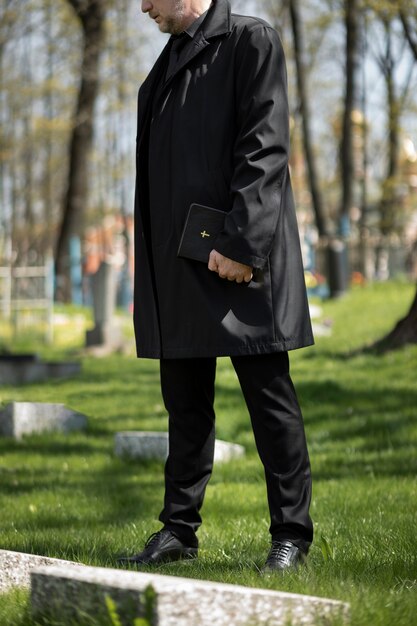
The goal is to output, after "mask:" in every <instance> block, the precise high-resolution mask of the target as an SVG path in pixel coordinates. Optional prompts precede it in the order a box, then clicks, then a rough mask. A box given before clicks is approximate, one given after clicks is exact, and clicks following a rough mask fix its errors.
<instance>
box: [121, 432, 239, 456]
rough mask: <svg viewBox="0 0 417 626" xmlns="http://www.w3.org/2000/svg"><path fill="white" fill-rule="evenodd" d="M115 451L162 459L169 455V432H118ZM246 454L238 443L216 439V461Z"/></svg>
mask: <svg viewBox="0 0 417 626" xmlns="http://www.w3.org/2000/svg"><path fill="white" fill-rule="evenodd" d="M114 453H115V455H116V456H118V457H121V458H123V457H124V458H129V459H138V460H139V459H143V460H151V459H156V460H161V461H164V460H165V459H166V457H167V455H168V434H167V433H161V432H150V431H125V432H120V433H116V436H115V441H114ZM244 455H245V448H244V447H243V446H240V445H238V444H236V443H229V442H227V441H222V440H221V439H216V441H215V444H214V462H215V463H224V462H226V461H231V460H232V459H238V458H241V457H243V456H244Z"/></svg>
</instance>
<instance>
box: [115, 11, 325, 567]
mask: <svg viewBox="0 0 417 626" xmlns="http://www.w3.org/2000/svg"><path fill="white" fill-rule="evenodd" d="M142 11H143V12H145V13H148V15H149V17H150V18H151V19H153V20H155V22H156V23H157V24H158V26H159V29H160V31H162V32H165V33H171V35H172V36H171V38H170V40H169V41H168V43H167V45H166V46H165V48H164V50H163V51H162V53H161V55H160V57H159V58H158V60H157V61H156V63H155V65H154V67H153V68H152V70H151V72H150V74H149V76H148V78H147V79H146V80H145V82H144V84H143V85H142V87H141V89H140V91H139V98H138V137H137V187H136V201H135V212H136V213H135V215H136V226H135V228H136V230H135V237H136V260H135V312H134V323H135V333H136V342H137V352H138V356H141V357H145V358H157V359H160V374H161V389H162V395H163V398H164V402H165V406H166V409H167V411H168V414H169V456H168V459H167V463H166V466H165V502H164V508H163V510H162V512H161V514H160V518H159V519H160V520H161V521H162V523H163V528H162V529H161V530H160V531H158V532H157V533H155V534H154V535H152V536H151V538H150V540H148V542H147V544H146V546H145V548H144V550H143V551H142V552H140V553H139V554H137V555H135V556H133V557H126V558H124V559H122V562H123V563H130V564H135V565H137V566H139V567H141V566H143V565H155V564H159V563H162V562H166V561H172V560H177V559H182V558H192V557H195V556H197V551H198V541H197V537H196V531H197V529H198V528H199V526H200V524H201V517H200V514H199V511H200V508H201V506H202V503H203V497H204V492H205V488H206V485H207V482H208V480H209V478H210V475H211V470H212V465H213V451H214V437H215V435H214V410H213V401H214V379H215V368H216V357H217V356H225V355H227V356H230V357H231V360H232V363H233V366H234V368H235V370H236V373H237V376H238V378H239V382H240V385H241V388H242V392H243V395H244V398H245V400H246V404H247V407H248V410H249V413H250V417H251V421H252V426H253V430H254V435H255V440H256V445H257V448H258V451H259V455H260V458H261V460H262V463H263V465H264V468H265V477H266V486H267V493H268V503H269V509H270V514H271V526H270V532H271V536H272V545H271V549H270V552H269V555H268V558H267V561H266V564H265V568H264V569H266V570H268V571H271V570H272V571H282V570H286V569H288V568H293V567H296V566H297V565H298V564H300V563H301V562H303V561H304V559H305V556H306V554H307V552H308V548H309V546H310V543H311V541H312V536H313V529H312V523H311V519H310V517H309V504H310V498H311V477H310V465H309V459H308V453H307V447H306V442H305V435H304V427H303V422H302V416H301V412H300V409H299V405H298V402H297V398H296V395H295V391H294V388H293V385H292V382H291V378H290V375H289V362H288V350H292V349H295V348H300V347H303V346H307V345H311V344H312V343H313V337H312V332H311V324H310V318H309V312H308V304H307V299H306V291H305V284H304V274H303V267H302V260H301V254H300V244H299V237H298V230H297V222H296V217H295V211H294V205H293V198H292V191H291V184H290V177H289V171H288V149H289V131H288V104H287V86H286V69H285V60H284V53H283V50H282V46H281V43H280V39H279V37H278V35H277V33H276V31H275V30H274V29H273V28H272V27H271V26H269V25H268V24H267V23H265V22H264V21H262V20H260V19H257V18H253V17H243V16H238V15H234V14H231V9H230V5H229V2H228V0H214V1H213V2H212V3H210V0H142ZM192 203H199V204H202V205H204V206H208V207H211V208H216V209H220V210H223V211H227V216H226V219H225V223H224V228H223V230H222V231H221V232H220V234H219V235H218V236H217V237H216V238H215V239H214V240H213V243H212V251H211V254H210V258H209V262H208V265H207V264H204V263H201V262H199V261H192V260H189V259H185V258H180V257H178V256H177V251H178V244H179V242H180V239H181V234H182V231H183V228H184V223H185V220H186V217H187V213H188V209H189V207H190V205H191V204H192ZM201 234H202V236H203V233H201Z"/></svg>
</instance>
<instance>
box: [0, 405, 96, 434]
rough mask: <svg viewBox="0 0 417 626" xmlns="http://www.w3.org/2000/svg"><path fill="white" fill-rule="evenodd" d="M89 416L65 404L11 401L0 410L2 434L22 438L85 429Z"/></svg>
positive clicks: (0, 431) (0, 429) (0, 430)
mask: <svg viewBox="0 0 417 626" xmlns="http://www.w3.org/2000/svg"><path fill="white" fill-rule="evenodd" d="M86 426H87V418H86V416H85V415H83V414H82V413H78V412H77V411H73V410H72V409H69V408H67V407H66V406H65V405H64V404H49V403H46V402H11V403H10V404H8V405H7V406H6V408H4V409H3V410H2V411H0V436H3V437H14V438H15V439H20V438H21V437H22V436H23V435H30V434H38V433H44V432H51V431H54V432H63V433H68V432H71V431H73V430H84V429H85V428H86Z"/></svg>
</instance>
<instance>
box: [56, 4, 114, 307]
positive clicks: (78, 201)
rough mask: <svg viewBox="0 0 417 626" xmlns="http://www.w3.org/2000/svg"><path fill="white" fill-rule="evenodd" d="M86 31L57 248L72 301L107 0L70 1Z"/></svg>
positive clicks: (64, 290)
mask: <svg viewBox="0 0 417 626" xmlns="http://www.w3.org/2000/svg"><path fill="white" fill-rule="evenodd" d="M68 2H69V3H70V5H71V6H72V7H73V9H74V11H75V13H76V15H77V17H78V18H79V20H80V24H81V27H82V31H83V55H82V63H81V81H80V87H79V92H78V100H77V107H76V114H75V120H74V126H73V131H72V136H71V141H70V162H69V173H68V187H67V190H66V193H65V198H64V211H63V219H62V223H61V228H60V232H59V236H58V242H57V249H56V274H57V285H58V287H59V296H60V298H61V299H63V300H69V299H70V296H71V285H70V279H69V272H70V267H69V242H70V239H71V237H72V236H73V235H80V234H81V233H82V232H83V226H84V217H85V211H86V207H87V197H88V161H89V155H90V153H91V148H92V145H93V114H94V105H95V102H96V98H97V94H98V83H99V62H100V53H101V51H102V48H103V43H104V36H105V31H104V20H105V16H106V9H107V1H106V0H68Z"/></svg>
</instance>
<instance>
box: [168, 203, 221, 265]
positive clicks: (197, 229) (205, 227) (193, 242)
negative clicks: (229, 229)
mask: <svg viewBox="0 0 417 626" xmlns="http://www.w3.org/2000/svg"><path fill="white" fill-rule="evenodd" d="M226 215H227V213H226V211H219V209H212V208H211V207H208V206H203V205H202V204H196V203H194V204H192V205H191V206H190V209H189V211H188V215H187V219H186V221H185V224H184V229H183V231H182V235H181V241H180V245H179V248H178V253H177V256H179V257H183V258H186V259H192V260H193V261H202V262H203V263H208V260H209V256H210V252H211V251H212V250H213V248H214V241H215V239H216V237H217V235H218V234H219V233H220V232H221V231H222V230H223V228H224V220H225V217H226Z"/></svg>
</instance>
